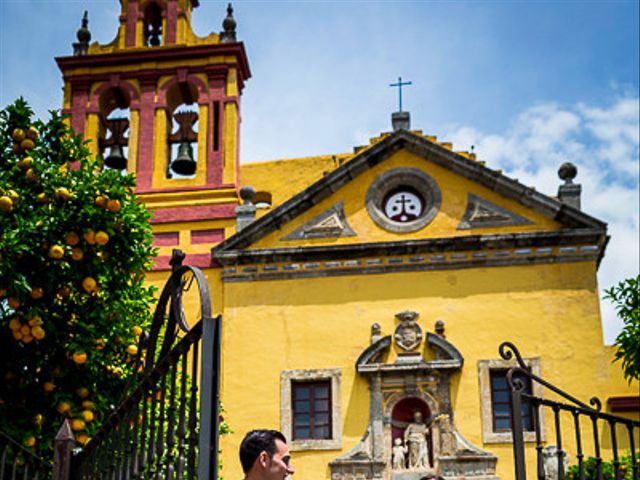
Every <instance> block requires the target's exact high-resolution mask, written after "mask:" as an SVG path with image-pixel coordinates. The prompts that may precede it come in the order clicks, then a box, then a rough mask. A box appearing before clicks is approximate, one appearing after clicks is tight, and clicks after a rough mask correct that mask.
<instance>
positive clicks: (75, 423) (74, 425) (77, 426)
mask: <svg viewBox="0 0 640 480" xmlns="http://www.w3.org/2000/svg"><path fill="white" fill-rule="evenodd" d="M85 426H86V424H85V423H84V420H81V419H79V418H74V419H73V420H71V430H73V431H74V432H77V431H80V430H83V429H84V427H85Z"/></svg>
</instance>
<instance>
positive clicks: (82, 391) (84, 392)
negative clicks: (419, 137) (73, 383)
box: [76, 387, 89, 398]
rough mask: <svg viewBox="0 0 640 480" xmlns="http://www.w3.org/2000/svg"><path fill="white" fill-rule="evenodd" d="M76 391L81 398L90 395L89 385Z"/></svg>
mask: <svg viewBox="0 0 640 480" xmlns="http://www.w3.org/2000/svg"><path fill="white" fill-rule="evenodd" d="M76 393H77V394H78V396H79V397H80V398H87V397H88V396H89V389H88V388H87V387H80V388H79V389H78V390H76Z"/></svg>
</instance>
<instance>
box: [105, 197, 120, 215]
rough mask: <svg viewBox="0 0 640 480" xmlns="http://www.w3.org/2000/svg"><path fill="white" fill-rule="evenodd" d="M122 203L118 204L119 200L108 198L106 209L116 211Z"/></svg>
mask: <svg viewBox="0 0 640 480" xmlns="http://www.w3.org/2000/svg"><path fill="white" fill-rule="evenodd" d="M121 207H122V205H121V204H120V200H109V201H108V202H107V209H108V210H109V211H110V212H113V213H117V212H119V211H120V208H121Z"/></svg>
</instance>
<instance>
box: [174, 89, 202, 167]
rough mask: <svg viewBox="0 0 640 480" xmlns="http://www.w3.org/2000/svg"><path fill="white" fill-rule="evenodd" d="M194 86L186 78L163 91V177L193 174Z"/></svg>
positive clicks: (195, 144) (195, 137)
mask: <svg viewBox="0 0 640 480" xmlns="http://www.w3.org/2000/svg"><path fill="white" fill-rule="evenodd" d="M197 100H198V90H197V89H196V87H195V86H194V85H192V84H190V83H189V82H182V83H176V84H175V85H173V86H172V87H171V88H169V90H168V91H167V110H166V112H167V116H168V118H167V144H168V148H167V152H168V156H169V158H168V169H167V178H185V177H192V176H193V175H195V172H196V166H197V161H198V103H197Z"/></svg>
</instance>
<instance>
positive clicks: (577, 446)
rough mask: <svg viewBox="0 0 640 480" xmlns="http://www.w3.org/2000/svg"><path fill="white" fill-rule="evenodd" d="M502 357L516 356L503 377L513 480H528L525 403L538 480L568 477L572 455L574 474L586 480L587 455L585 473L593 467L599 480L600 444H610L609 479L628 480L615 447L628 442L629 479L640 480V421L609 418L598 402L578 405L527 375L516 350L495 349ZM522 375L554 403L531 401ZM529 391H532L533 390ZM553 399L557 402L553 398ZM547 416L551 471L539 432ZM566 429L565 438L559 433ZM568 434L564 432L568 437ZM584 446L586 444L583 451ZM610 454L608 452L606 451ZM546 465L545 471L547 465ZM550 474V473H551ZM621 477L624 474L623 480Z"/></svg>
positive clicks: (507, 345)
mask: <svg viewBox="0 0 640 480" xmlns="http://www.w3.org/2000/svg"><path fill="white" fill-rule="evenodd" d="M499 352H500V356H501V357H502V358H503V359H505V360H511V359H513V358H514V357H515V361H516V363H517V365H516V366H514V367H512V368H510V369H509V371H508V372H507V382H508V385H509V392H510V398H511V432H512V435H513V455H514V463H515V478H516V480H526V478H527V470H526V459H525V442H524V433H525V429H524V422H523V406H525V405H526V404H527V403H528V404H529V405H530V406H531V410H530V411H531V414H532V417H533V422H532V423H533V425H532V428H533V430H534V432H535V450H536V462H535V476H534V478H536V479H538V480H548V479H550V478H553V479H554V480H555V478H556V477H557V479H558V480H564V479H565V478H566V473H565V472H566V466H567V457H568V455H569V454H572V455H574V456H575V462H576V465H575V467H573V472H574V474H573V475H575V476H577V478H578V479H579V480H585V479H586V478H593V477H587V473H588V472H587V458H586V457H587V456H588V457H591V458H592V460H591V463H590V465H589V469H591V468H593V474H594V475H595V478H596V479H597V480H603V462H604V458H603V450H604V449H603V448H602V443H603V441H606V442H607V446H609V445H610V451H611V460H612V462H611V463H612V465H613V474H614V478H615V479H616V480H621V479H623V478H629V476H628V475H627V474H628V472H626V471H625V466H624V465H622V463H621V453H620V447H619V444H620V443H621V442H625V443H627V445H628V447H629V450H630V456H631V459H630V461H631V472H630V473H631V477H630V478H632V479H634V480H637V479H638V478H639V472H638V468H639V467H638V454H637V453H636V448H637V447H638V445H637V438H638V435H639V434H640V422H638V421H635V420H631V419H628V418H623V417H619V416H616V415H611V414H609V413H605V412H603V411H602V402H601V401H600V400H599V399H598V398H597V397H592V398H591V399H590V400H589V405H587V404H585V403H583V402H581V401H580V400H578V399H577V398H575V397H573V396H572V395H570V394H568V393H566V392H564V391H562V390H560V389H559V388H558V387H556V386H554V385H552V384H551V383H549V382H547V381H546V380H544V379H542V378H540V377H538V376H536V375H534V374H532V373H531V371H530V370H529V368H527V365H526V364H525V362H524V360H523V359H522V356H521V355H520V352H519V351H518V349H517V348H516V346H515V345H514V344H512V343H510V342H504V343H502V344H501V345H500V347H499ZM523 376H524V377H526V379H528V383H529V385H533V384H534V383H537V384H539V385H541V386H543V387H544V388H546V389H547V395H549V396H550V397H551V396H552V394H555V395H553V398H554V399H552V398H542V397H538V396H534V395H532V394H531V393H528V392H527V391H526V390H525V384H526V383H527V382H525V381H523V380H522V379H523ZM531 391H533V390H531ZM556 397H557V400H556V399H555V398H556ZM546 412H549V413H550V416H551V417H552V419H553V428H551V429H550V431H551V433H550V437H551V436H553V439H551V438H550V439H549V440H548V441H547V442H546V443H553V442H555V451H553V450H552V452H553V457H555V458H552V459H551V462H552V463H555V465H552V467H553V468H550V467H549V457H547V459H546V461H545V458H544V457H545V454H544V452H543V450H544V446H543V445H544V443H545V442H544V440H543V435H544V434H545V432H542V431H541V430H542V428H540V417H541V415H544V414H545V413H546ZM563 430H564V433H563ZM567 431H568V432H567ZM587 443H589V445H588V446H587ZM607 450H609V448H607ZM545 465H546V466H545ZM551 472H553V473H551ZM624 475H627V476H626V477H625V476H624Z"/></svg>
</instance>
